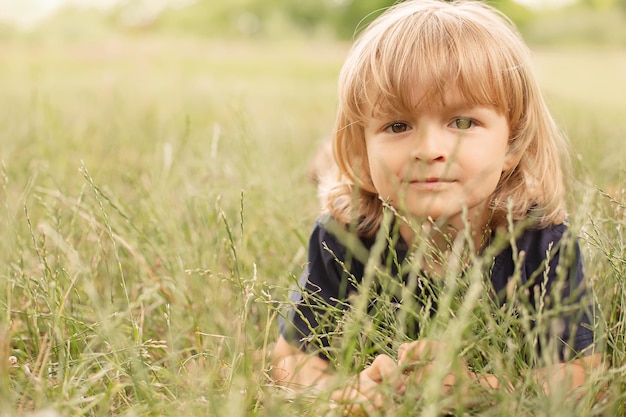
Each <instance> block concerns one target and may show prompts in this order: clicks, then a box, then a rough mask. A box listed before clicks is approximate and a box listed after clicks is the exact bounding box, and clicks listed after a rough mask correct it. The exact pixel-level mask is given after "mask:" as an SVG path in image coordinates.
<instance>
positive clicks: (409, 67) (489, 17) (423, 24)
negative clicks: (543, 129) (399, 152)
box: [342, 2, 527, 122]
mask: <svg viewBox="0 0 626 417" xmlns="http://www.w3.org/2000/svg"><path fill="white" fill-rule="evenodd" d="M407 3H414V2H407ZM402 6H403V4H400V5H399V6H398V7H399V8H402ZM480 11H482V12H484V13H479V14H480V16H477V15H476V8H475V7H473V8H472V12H471V15H470V14H469V12H467V11H465V10H464V8H463V6H462V5H461V6H458V5H457V6H453V7H451V5H449V4H445V3H443V2H442V3H441V7H440V8H438V9H433V8H432V7H429V9H428V10H425V11H423V12H419V11H416V10H415V6H414V5H413V6H412V7H411V8H410V9H409V8H408V7H407V14H408V15H402V14H401V13H397V12H396V13H395V14H394V15H393V16H388V17H387V18H386V19H385V16H384V15H383V19H382V21H381V22H380V23H379V24H378V25H376V26H375V27H373V28H371V30H367V31H366V32H365V33H364V34H363V36H362V37H361V38H360V40H359V42H358V43H357V44H356V45H355V48H354V49H353V52H352V54H351V55H352V58H353V59H356V60H357V62H353V63H351V64H349V65H346V67H348V68H352V71H349V72H348V73H346V74H344V77H343V90H344V92H345V93H346V94H345V95H344V101H343V103H342V104H343V108H344V111H346V112H347V114H346V115H347V116H348V117H349V118H351V119H352V120H363V119H364V118H367V117H371V116H372V109H375V112H376V113H377V114H387V113H394V114H397V113H398V112H400V113H402V114H410V113H415V112H422V111H426V110H436V109H438V108H441V107H442V106H445V105H447V104H449V103H446V102H445V98H446V97H449V93H450V92H452V93H453V96H454V97H455V100H460V101H461V103H460V104H464V105H481V106H489V107H493V108H496V109H497V110H499V111H501V112H502V113H504V114H506V115H507V116H508V119H509V122H511V121H512V120H513V119H515V118H516V117H517V115H518V114H519V113H520V112H521V111H522V109H521V107H522V101H523V96H524V91H523V90H524V88H523V81H522V77H521V75H520V71H521V70H522V69H523V68H524V67H525V66H526V65H527V63H526V62H527V57H526V56H525V55H526V54H525V53H524V51H522V50H513V51H512V50H511V49H512V48H515V46H516V45H519V44H520V42H519V39H516V41H515V42H510V41H509V39H506V38H510V37H511V36H512V35H511V33H512V31H511V27H510V26H508V25H506V24H505V23H503V21H502V19H501V16H497V15H494V14H493V12H490V11H487V10H480ZM504 29H505V30H504ZM513 36H515V33H514V34H513ZM349 59H350V58H349ZM355 64H356V65H355ZM446 93H448V95H446ZM454 104H459V103H454Z"/></svg>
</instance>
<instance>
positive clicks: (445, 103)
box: [363, 83, 501, 117]
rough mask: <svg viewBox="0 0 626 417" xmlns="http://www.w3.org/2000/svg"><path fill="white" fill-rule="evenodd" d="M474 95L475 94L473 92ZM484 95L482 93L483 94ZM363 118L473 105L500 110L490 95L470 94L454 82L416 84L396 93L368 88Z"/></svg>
mask: <svg viewBox="0 0 626 417" xmlns="http://www.w3.org/2000/svg"><path fill="white" fill-rule="evenodd" d="M474 93H477V91H475V92H474ZM483 93H484V91H483ZM366 97H367V99H366V100H365V108H364V109H363V110H364V111H363V114H364V116H366V117H368V116H372V117H381V116H382V117H384V116H390V115H398V114H414V113H430V112H437V111H443V110H445V111H451V112H455V111H463V110H470V109H472V108H475V107H477V106H480V107H490V108H495V109H497V110H501V109H500V106H498V105H497V103H496V102H495V100H494V98H493V96H492V95H491V94H472V91H471V89H468V88H464V87H463V86H461V85H459V84H458V83H439V84H438V85H434V84H431V85H419V84H418V85H416V86H413V87H410V86H407V87H405V88H398V89H397V91H396V92H390V91H385V90H382V89H376V88H370V91H368V92H367V94H366Z"/></svg>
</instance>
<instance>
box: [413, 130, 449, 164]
mask: <svg viewBox="0 0 626 417" xmlns="http://www.w3.org/2000/svg"><path fill="white" fill-rule="evenodd" d="M411 158H413V159H416V160H418V161H421V162H446V161H447V152H446V149H445V143H444V132H442V131H441V130H440V129H438V128H436V127H428V126H421V127H420V128H418V129H416V134H415V140H414V141H413V148H412V149H411Z"/></svg>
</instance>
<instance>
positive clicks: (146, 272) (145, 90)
mask: <svg viewBox="0 0 626 417" xmlns="http://www.w3.org/2000/svg"><path fill="white" fill-rule="evenodd" d="M347 47H348V45H347V44H343V43H331V42H325V41H308V42H307V41H302V40H300V41H293V42H262V41H258V42H252V41H229V42H226V41H223V42H220V41H208V40H200V39H191V38H171V37H170V38H166V37H159V36H148V35H145V36H142V35H132V34H130V35H128V34H127V35H117V36H113V37H108V38H106V39H99V40H97V41H93V40H92V41H80V40H74V41H68V42H60V41H54V40H50V41H46V40H45V39H38V40H37V39H35V40H33V39H28V38H25V39H22V40H20V39H14V40H11V41H3V42H2V43H0V50H1V51H2V53H1V54H0V91H1V94H2V99H1V100H0V143H1V148H0V160H1V163H2V165H1V166H0V173H1V176H0V184H1V185H2V188H1V191H0V202H1V209H0V210H1V211H2V215H1V216H0V233H1V236H2V239H0V282H1V284H0V410H1V411H0V415H2V416H5V415H6V416H23V415H28V414H29V413H30V412H32V411H36V410H46V409H47V410H54V411H56V413H58V415H60V416H83V415H84V416H200V415H202V416H205V415H206V416H209V415H210V416H229V417H236V416H248V415H253V416H254V415H258V416H262V415H272V416H279V415H280V416H282V415H285V416H291V415H296V414H297V415H301V416H316V415H321V414H323V413H325V412H328V401H327V400H325V399H324V398H320V399H307V398H295V399H294V398H291V397H289V395H288V393H286V392H285V390H283V389H280V388H279V387H276V386H274V385H273V384H272V382H271V379H270V377H269V371H270V368H271V363H270V354H271V351H272V345H273V342H274V340H275V339H276V337H277V334H278V330H277V316H278V314H279V311H280V309H281V308H282V307H283V306H284V305H285V302H286V298H287V292H288V289H289V288H290V287H291V286H292V285H293V283H294V280H295V279H296V278H297V277H298V276H299V274H300V273H301V271H302V268H303V264H304V262H305V260H306V255H305V249H306V244H307V237H308V233H309V231H310V229H311V227H312V224H313V222H314V220H315V218H316V217H317V215H318V213H319V207H318V206H319V204H318V201H317V196H316V190H315V187H314V186H313V185H312V184H311V183H310V181H309V180H308V179H307V175H306V172H307V167H308V163H309V161H310V158H311V156H312V153H313V152H314V151H315V149H316V148H317V147H318V146H319V144H320V143H321V142H322V141H323V140H324V139H325V138H326V137H327V136H328V133H329V130H330V127H331V125H332V122H333V119H334V113H335V103H336V99H335V90H336V77H337V72H338V70H339V68H340V66H341V63H342V59H343V57H344V55H345V53H346V51H347ZM534 59H535V63H536V66H537V71H538V75H539V78H540V80H541V83H542V85H543V87H544V91H545V93H546V99H547V101H548V103H549V105H550V107H551V108H552V109H553V111H554V113H555V115H556V118H557V119H558V121H559V123H560V124H561V125H562V126H563V127H564V129H565V130H566V131H567V133H568V135H569V136H570V138H571V140H572V147H573V151H574V154H575V156H576V167H575V168H576V169H575V171H576V177H577V181H576V183H575V185H574V186H573V187H572V192H571V195H570V203H571V204H570V206H571V208H572V215H571V219H572V223H573V224H574V226H575V229H576V230H577V231H579V232H580V235H581V238H582V245H583V250H584V253H585V257H586V259H587V260H588V272H589V275H590V276H591V277H593V278H592V281H591V286H592V288H593V293H594V295H595V296H596V297H597V301H598V303H599V309H600V313H601V314H600V316H601V318H600V319H599V322H598V324H597V326H598V332H599V334H600V335H601V338H602V343H601V344H602V346H603V347H604V348H605V358H606V361H607V363H608V364H609V367H608V369H607V370H605V371H603V372H598V373H595V374H594V375H592V377H591V379H590V380H589V381H588V383H587V384H586V385H585V386H584V387H583V390H582V394H581V395H582V400H580V401H572V400H571V398H568V397H566V396H565V394H563V393H559V392H553V393H552V395H544V394H539V393H537V390H536V389H533V385H532V381H529V382H527V384H526V385H524V387H525V388H526V389H524V390H521V391H520V392H515V393H511V394H503V393H492V394H489V395H491V397H489V398H490V399H489V401H488V402H489V403H490V404H491V405H490V406H489V407H482V408H479V409H472V408H471V407H469V408H467V407H466V408H464V407H461V408H458V409H456V411H455V415H486V416H487V415H490V416H491V415H493V416H520V415H529V416H530V415H532V416H572V415H606V416H616V415H624V412H625V408H624V401H625V399H626V394H625V392H626V362H625V360H624V356H625V349H626V313H625V312H624V306H625V305H626V303H625V302H626V299H625V295H624V294H625V292H624V291H625V289H626V288H625V287H626V239H625V237H624V233H625V231H624V227H625V226H626V191H625V189H624V185H623V184H624V179H625V178H626V171H625V170H626V166H625V161H626V160H625V156H626V144H625V143H626V141H625V139H626V119H625V118H624V116H623V115H624V114H625V112H626V94H624V93H625V92H626V90H625V85H624V81H623V74H624V73H625V71H626V51H624V50H618V49H593V50H592V49H584V50H581V49H565V48H561V49H536V50H534ZM509 360H513V359H512V358H510V357H507V356H506V355H505V354H504V353H502V354H500V356H497V357H496V359H495V362H494V363H504V364H507V361H509ZM509 370H510V369H509V367H508V366H503V368H502V372H505V373H506V372H509ZM511 372H513V371H511ZM535 388H536V387H535ZM600 391H602V392H603V393H604V394H603V396H602V398H599V399H598V398H596V397H598V394H599V393H600ZM396 401H397V403H398V404H396V405H397V408H396V411H390V410H391V409H390V408H387V409H386V411H388V412H389V414H386V415H415V414H416V413H417V411H416V410H420V411H419V412H420V413H421V414H422V415H442V414H444V413H445V412H447V411H446V410H449V409H450V403H449V401H448V400H446V399H445V398H442V397H440V396H437V395H435V396H434V397H432V398H430V399H429V398H428V397H427V398H426V399H425V400H423V401H426V402H424V403H419V401H418V402H417V405H415V404H408V403H410V402H411V401H408V400H402V399H396ZM412 403H416V402H415V401H413V402H412ZM415 407H417V408H415ZM453 408H454V407H453ZM329 415H333V414H332V411H331V412H330V414H329Z"/></svg>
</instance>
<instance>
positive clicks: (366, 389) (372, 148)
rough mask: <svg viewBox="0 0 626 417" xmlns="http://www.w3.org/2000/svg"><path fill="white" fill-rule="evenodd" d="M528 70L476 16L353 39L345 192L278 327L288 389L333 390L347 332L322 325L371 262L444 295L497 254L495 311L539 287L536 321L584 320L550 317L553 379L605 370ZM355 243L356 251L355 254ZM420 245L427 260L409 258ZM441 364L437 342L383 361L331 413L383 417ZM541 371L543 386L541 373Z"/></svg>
mask: <svg viewBox="0 0 626 417" xmlns="http://www.w3.org/2000/svg"><path fill="white" fill-rule="evenodd" d="M528 55H529V53H528V50H527V47H526V46H525V44H524V42H523V41H522V39H521V37H520V36H519V34H518V32H517V31H516V30H515V29H514V27H513V25H512V24H511V23H510V21H509V20H508V19H506V18H505V17H504V16H502V15H501V14H500V13H498V12H497V11H495V10H494V9H492V8H491V7H490V6H487V5H485V4H484V3H479V2H444V1H438V0H417V1H406V2H403V3H399V4H396V5H395V6H393V7H391V8H390V9H388V10H387V11H386V12H385V13H383V14H382V15H381V16H380V17H378V18H377V19H376V20H375V21H374V22H373V23H372V24H371V25H370V26H369V27H368V28H367V29H366V30H365V31H364V32H363V33H362V34H361V35H360V37H359V39H358V40H357V41H356V43H355V44H354V46H353V47H352V49H351V51H350V53H349V55H348V57H347V60H346V62H345V64H344V67H343V69H342V71H341V74H340V79H339V110H338V115H337V120H336V124H335V128H334V135H333V149H334V156H335V160H336V162H337V166H338V168H339V171H340V174H341V177H340V180H339V182H338V184H337V185H336V186H335V187H334V188H333V190H332V191H331V192H330V193H329V195H328V206H327V212H328V213H327V214H326V215H324V216H322V217H321V218H320V219H319V220H318V222H317V223H316V225H315V228H314V230H313V232H312V235H311V238H310V241H309V254H308V263H307V266H306V271H305V273H304V274H303V276H302V278H301V281H300V285H299V287H298V291H297V292H296V294H295V298H294V300H293V301H294V305H293V307H292V309H291V310H290V311H289V312H288V313H287V315H286V319H284V320H282V322H281V326H280V327H281V337H280V338H279V340H278V342H277V345H276V348H275V354H274V359H275V360H274V376H275V378H276V379H277V381H279V383H281V384H284V385H288V386H290V387H292V388H299V387H308V388H313V389H317V390H321V391H323V390H325V389H330V388H332V385H331V384H330V381H331V377H332V372H331V367H330V365H329V358H330V356H332V345H333V340H332V334H333V332H336V331H338V329H339V327H340V326H339V319H337V318H336V317H335V318H333V317H332V316H330V315H326V314H325V313H324V311H326V310H325V309H327V307H328V306H331V307H336V308H338V309H348V308H351V307H348V306H349V300H350V299H352V294H354V293H355V292H357V291H358V289H359V286H360V285H361V284H362V281H363V280H364V279H365V277H367V276H368V271H367V269H368V262H369V258H368V255H367V253H369V254H370V255H371V256H381V253H382V252H384V253H386V254H387V257H386V258H385V259H386V260H389V259H392V260H393V262H389V263H388V264H389V266H390V269H391V270H392V275H394V274H396V275H400V276H402V277H403V278H402V279H403V281H402V282H403V283H404V285H405V287H403V288H406V286H407V285H408V281H407V278H406V275H407V273H406V270H405V269H403V265H404V264H405V263H406V262H407V261H408V260H409V259H412V262H413V266H414V267H415V264H416V263H417V267H418V269H419V273H418V275H419V276H421V277H429V279H431V280H432V281H443V280H444V279H445V278H446V274H447V271H448V270H447V268H449V263H450V262H452V263H454V262H456V264H457V265H465V266H467V265H468V259H469V260H477V259H481V256H483V257H488V254H492V255H493V262H492V263H491V266H490V269H489V271H487V276H488V277H489V278H490V280H489V281H490V284H489V283H488V285H491V288H490V290H491V293H492V294H493V295H494V296H493V299H494V300H496V301H497V303H498V305H500V306H501V305H504V304H505V302H506V301H507V295H508V296H510V295H511V293H512V292H514V287H515V286H519V287H524V286H526V288H531V289H534V288H535V287H533V285H534V284H533V283H535V284H537V285H539V284H541V285H543V286H542V287H541V290H542V291H544V294H536V293H533V291H530V293H531V294H530V295H529V297H528V302H529V303H530V304H532V305H533V307H534V309H535V310H539V308H540V306H539V304H540V303H543V302H544V301H546V300H548V301H546V302H547V303H548V304H549V300H556V299H563V300H566V299H568V300H570V301H571V300H572V299H573V302H572V305H573V306H574V307H578V308H574V310H575V311H577V314H574V313H572V309H569V310H562V311H561V310H560V311H561V312H560V313H556V314H557V317H556V318H557V319H558V323H560V326H557V327H559V329H560V330H559V329H554V330H552V331H551V334H549V335H547V337H546V339H544V340H543V344H541V343H540V346H537V349H538V350H541V348H542V346H543V348H545V349H547V348H548V345H550V343H553V342H554V343H557V345H558V346H557V348H558V349H557V350H558V354H559V359H558V360H557V362H560V364H559V365H558V366H557V367H556V368H555V367H553V368H551V373H552V375H550V378H551V379H552V380H557V381H559V382H565V383H567V384H569V385H570V386H572V387H575V386H579V385H581V384H582V382H583V381H584V379H585V375H586V371H587V370H588V368H589V367H591V366H596V365H597V364H598V363H599V360H600V355H599V354H598V353H595V352H593V341H594V334H593V331H592V330H591V329H592V328H593V326H591V324H590V323H591V320H590V318H589V317H588V315H587V314H586V311H583V310H584V309H583V308H582V306H580V304H581V300H583V299H584V298H583V296H584V295H585V287H584V283H583V275H582V267H581V261H580V251H579V248H578V246H577V244H576V243H575V242H572V243H569V242H566V239H561V238H562V237H563V235H564V234H566V233H567V226H566V225H565V223H564V222H565V211H564V207H563V205H564V201H563V200H564V185H563V182H564V179H565V177H566V174H567V169H566V166H567V157H566V149H567V144H566V140H565V138H564V137H563V135H562V134H561V132H560V131H559V129H558V128H557V126H556V125H555V122H554V120H553V119H552V117H551V115H550V113H549V112H548V110H547V108H546V105H545V103H544V101H543V99H542V97H541V95H540V91H539V87H538V85H537V83H536V81H535V79H534V76H533V74H532V71H531V68H530V67H531V65H530V62H529V57H528ZM386 205H387V206H388V207H389V210H384V207H385V206H386ZM390 211H391V212H394V213H395V214H396V217H395V218H394V220H393V221H392V222H387V223H385V221H384V215H383V214H384V212H390ZM381 230H382V231H383V232H385V230H391V232H393V231H394V230H395V231H397V232H398V234H399V237H398V238H397V239H395V240H394V237H393V233H388V234H387V235H386V238H385V239H387V240H388V241H390V242H391V249H390V250H391V251H392V252H393V253H392V254H391V255H389V253H388V252H385V251H382V252H381V251H380V250H378V249H376V242H377V241H378V240H377V239H376V236H377V234H380V232H381ZM507 230H509V236H511V233H514V236H513V237H511V238H510V239H504V240H505V241H509V240H510V241H511V244H509V245H504V246H502V245H501V246H500V247H499V248H498V249H497V250H496V249H492V250H491V249H489V248H490V247H495V246H497V245H495V244H493V245H491V246H490V244H492V243H494V242H496V241H502V239H500V240H498V236H506V233H507ZM511 230H513V231H511ZM350 233H352V234H353V235H355V236H356V237H357V238H358V240H359V242H360V245H355V244H352V243H350V242H352V241H351V240H350V237H349V235H350ZM424 241H427V242H428V246H427V247H428V248H429V249H428V251H427V252H426V253H423V252H422V253H420V254H419V256H417V255H415V252H416V251H417V252H419V250H417V249H416V248H423V247H424V246H423V242H424ZM459 242H462V243H463V244H462V245H461V246H459ZM359 248H361V249H363V248H364V249H366V250H367V251H368V252H366V254H365V255H363V250H360V249H359ZM374 253H375V255H373V254H374ZM566 255H567V256H566ZM570 255H571V256H570ZM416 259H417V261H416ZM386 260H383V261H382V263H383V264H384V263H385V262H387V261H386ZM520 264H521V265H520ZM468 267H469V266H468ZM562 271H565V273H563V272H562ZM564 275H565V278H563V276H564ZM446 282H447V281H446ZM557 282H560V283H557ZM412 288H414V291H415V293H416V296H417V298H419V299H420V300H426V301H424V303H423V304H422V306H424V305H429V302H428V300H427V299H428V295H427V294H424V293H425V292H426V290H425V289H424V288H423V286H421V285H417V286H414V287H412ZM537 288H538V287H537ZM420 292H421V293H420ZM436 303H437V301H436V300H435V301H434V302H433V303H431V304H430V305H429V308H432V309H435V307H434V305H436ZM533 311H534V310H533ZM565 311H568V312H567V313H566V312H565ZM416 334H417V335H418V334H419V329H418V330H417V332H416ZM416 337H417V336H416ZM555 341H556V342H555ZM520 342H523V341H520ZM392 344H393V341H392ZM445 349H446V346H445V344H444V343H441V342H434V341H432V340H425V339H416V340H413V341H411V342H409V343H405V344H402V345H401V346H400V347H399V349H398V351H397V352H396V354H395V355H394V354H384V353H381V354H378V356H376V357H375V359H374V360H373V362H372V363H371V364H370V365H369V366H368V367H366V368H365V370H363V371H362V372H360V373H359V374H358V375H356V377H355V379H354V380H352V381H351V382H350V383H347V384H345V386H344V388H343V389H340V390H337V391H335V392H334V394H333V395H332V398H333V399H334V400H336V401H343V402H348V401H352V400H363V401H364V402H365V404H367V405H366V407H372V408H376V407H380V406H381V405H382V403H381V401H380V397H379V394H378V393H377V390H376V387H377V385H379V384H380V383H381V381H383V380H391V381H395V382H393V383H394V384H395V385H394V386H395V388H396V389H397V390H398V392H404V390H405V389H407V384H418V383H419V381H420V380H421V379H422V377H423V376H424V375H425V372H427V371H428V366H426V367H425V368H421V369H420V370H419V372H418V371H415V372H413V375H412V378H410V379H407V378H405V377H400V376H399V375H400V374H402V372H404V373H407V369H408V370H409V371H410V370H414V369H416V368H415V366H414V364H415V363H419V362H420V361H421V362H424V361H426V362H428V363H431V362H432V361H434V360H436V358H437V355H438V354H440V353H441V352H442V351H445ZM396 355H397V357H396V358H393V357H392V356H396ZM534 372H535V374H536V377H537V378H538V379H539V380H541V381H543V379H545V380H546V381H545V382H546V383H545V385H546V387H547V386H548V384H547V379H549V378H548V376H547V375H546V370H545V369H542V368H537V369H536V370H535V371H534ZM461 373H462V375H460V374H459V373H458V372H456V373H454V372H452V373H451V374H449V375H447V376H446V377H445V378H444V379H443V385H444V387H448V388H451V387H454V386H455V384H456V383H457V381H459V380H460V379H464V380H466V379H468V378H469V379H472V378H475V380H476V383H477V384H480V385H482V386H485V387H489V389H499V388H507V389H508V388H511V386H514V385H515V381H501V380H500V379H499V378H497V377H496V376H495V375H490V374H483V373H481V374H480V375H477V374H474V373H473V372H471V371H470V369H469V368H467V367H466V366H464V365H463V366H462V371H461ZM542 378H543V379H542Z"/></svg>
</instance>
